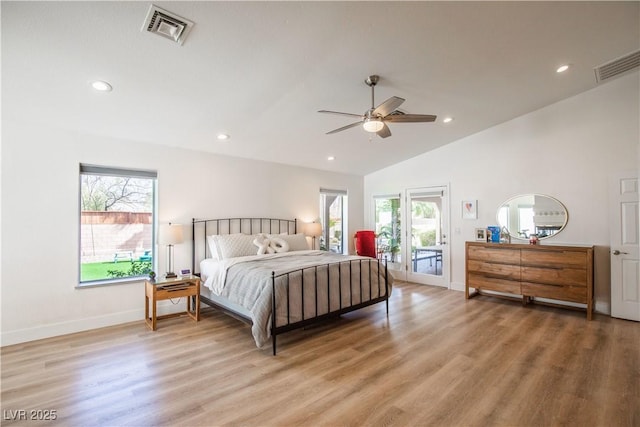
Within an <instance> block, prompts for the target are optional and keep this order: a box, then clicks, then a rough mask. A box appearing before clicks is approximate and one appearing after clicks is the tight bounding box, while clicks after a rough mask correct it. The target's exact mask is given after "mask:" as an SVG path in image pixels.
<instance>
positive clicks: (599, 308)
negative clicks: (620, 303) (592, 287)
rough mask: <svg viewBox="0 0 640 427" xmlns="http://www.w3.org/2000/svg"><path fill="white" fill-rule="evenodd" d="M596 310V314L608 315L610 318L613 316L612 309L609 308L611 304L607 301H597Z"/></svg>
mask: <svg viewBox="0 0 640 427" xmlns="http://www.w3.org/2000/svg"><path fill="white" fill-rule="evenodd" d="M594 310H595V311H596V313H600V314H606V315H608V316H611V307H610V306H609V303H608V302H606V301H596V305H595V307H594Z"/></svg>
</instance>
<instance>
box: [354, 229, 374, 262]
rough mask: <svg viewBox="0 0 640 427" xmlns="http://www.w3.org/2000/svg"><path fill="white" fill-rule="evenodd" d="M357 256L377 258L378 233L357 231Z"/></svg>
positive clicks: (355, 237)
mask: <svg viewBox="0 0 640 427" xmlns="http://www.w3.org/2000/svg"><path fill="white" fill-rule="evenodd" d="M354 239H355V246H356V254H357V255H361V256H367V257H371V258H376V257H377V253H376V233H375V232H373V231H371V230H361V231H356V234H355V236H354Z"/></svg>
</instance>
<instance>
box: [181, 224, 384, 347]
mask: <svg viewBox="0 0 640 427" xmlns="http://www.w3.org/2000/svg"><path fill="white" fill-rule="evenodd" d="M214 225H215V233H212V234H232V233H233V232H238V233H245V234H254V233H269V234H274V233H275V234H279V233H282V232H287V233H291V232H293V234H295V233H296V231H297V225H298V224H297V220H296V219H293V220H289V219H277V218H222V219H196V218H193V220H192V233H193V234H192V271H193V272H194V274H196V275H200V272H196V258H198V254H199V253H202V254H203V258H206V257H207V253H208V252H209V251H208V248H207V242H206V236H207V235H208V230H210V228H211V227H213V226H214ZM283 225H284V230H283ZM198 227H200V228H203V234H202V236H203V238H202V240H203V246H204V250H203V251H202V252H198V248H197V246H196V239H197V234H196V231H197V230H196V229H197V228H198ZM247 227H248V229H247ZM221 230H223V231H226V233H221V232H220V231H221ZM247 231H248V232H247ZM201 259H202V258H201ZM371 262H376V263H377V264H378V269H377V276H378V297H375V298H373V299H372V298H371V296H372V285H373V283H372V274H371ZM363 263H366V264H368V267H369V274H368V275H367V276H368V278H369V283H368V285H369V286H368V288H369V299H368V300H366V301H363V283H366V281H365V282H363V276H362V271H363V270H362V265H363ZM354 264H358V267H359V272H360V278H359V280H358V283H359V291H360V302H359V303H357V304H355V305H353V282H352V280H349V281H348V282H349V283H346V284H345V283H343V280H342V269H343V268H348V269H349V277H352V270H353V265H354ZM332 266H335V267H337V268H338V284H337V289H338V295H339V308H338V309H334V310H331V295H330V289H331V285H332V281H331V279H330V277H331V275H330V274H329V271H330V269H331V267H332ZM380 266H381V262H380V260H379V259H377V260H374V259H371V260H363V259H358V260H346V261H340V262H335V263H329V264H319V265H316V266H312V267H304V268H300V269H297V270H294V271H290V272H287V273H282V274H276V273H275V272H272V273H271V286H272V289H271V290H272V307H271V340H272V347H273V355H274V356H275V355H276V337H277V335H280V334H282V333H285V332H288V331H292V330H295V329H299V328H303V327H306V326H309V325H312V324H315V323H319V322H323V321H326V320H328V319H332V318H336V317H339V316H340V315H342V314H345V313H349V312H351V311H355V310H359V309H361V308H364V307H368V306H370V305H373V304H377V303H379V302H382V301H385V302H386V311H387V315H388V314H389V280H388V279H389V276H388V274H389V273H388V270H387V263H386V262H385V263H384V294H383V293H382V288H381V282H380V280H381V269H380ZM323 267H326V271H327V313H324V314H321V315H317V312H318V268H323ZM305 272H312V274H313V278H314V279H313V282H314V289H315V292H314V297H313V298H314V303H315V312H314V314H315V315H314V316H313V317H309V318H305V315H304V302H305V299H304V298H305V297H304V276H305ZM296 274H300V275H301V280H302V284H301V293H300V307H301V310H302V315H301V320H293V321H292V320H291V313H290V305H291V301H290V298H291V296H290V287H289V279H290V277H291V276H292V275H296ZM279 279H280V280H283V281H284V282H285V283H286V304H287V322H286V324H284V325H280V326H276V314H277V312H276V307H277V300H276V282H277V281H279ZM333 284H334V285H335V283H333ZM343 286H349V301H348V305H346V302H344V303H345V304H343V298H342V295H343V290H345V289H346V288H343ZM200 301H202V302H204V303H205V304H207V305H209V306H211V307H213V308H215V309H217V310H220V311H222V312H224V313H226V314H229V315H231V316H233V317H235V318H237V319H239V320H241V321H243V322H245V323H247V324H249V325H251V324H253V321H252V320H251V319H250V318H248V317H247V316H245V315H243V314H242V313H238V312H236V311H235V310H232V309H230V308H228V307H224V306H222V305H220V304H218V303H216V302H215V301H213V300H211V299H210V298H207V297H206V296H203V295H201V296H200Z"/></svg>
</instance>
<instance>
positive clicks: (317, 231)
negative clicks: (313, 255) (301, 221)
mask: <svg viewBox="0 0 640 427" xmlns="http://www.w3.org/2000/svg"><path fill="white" fill-rule="evenodd" d="M305 234H306V235H307V236H310V237H313V247H312V249H315V248H316V237H318V236H322V224H320V223H319V222H311V223H309V224H307V226H306V233H305Z"/></svg>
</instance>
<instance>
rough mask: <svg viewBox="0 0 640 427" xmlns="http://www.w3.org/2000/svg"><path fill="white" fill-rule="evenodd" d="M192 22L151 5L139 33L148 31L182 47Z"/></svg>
mask: <svg viewBox="0 0 640 427" xmlns="http://www.w3.org/2000/svg"><path fill="white" fill-rule="evenodd" d="M191 27H193V22H191V21H188V20H186V19H184V18H181V17H180V16H178V15H175V14H173V13H171V12H168V11H166V10H164V9H161V8H159V7H158V6H155V5H153V4H152V5H151V6H150V7H149V12H147V17H146V19H145V20H144V24H142V30H141V31H148V32H150V33H152V34H157V35H159V36H162V37H164V38H167V39H169V40H173V41H174V42H176V43H178V44H179V45H182V44H183V43H184V40H185V39H186V38H187V35H188V34H189V31H191Z"/></svg>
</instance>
